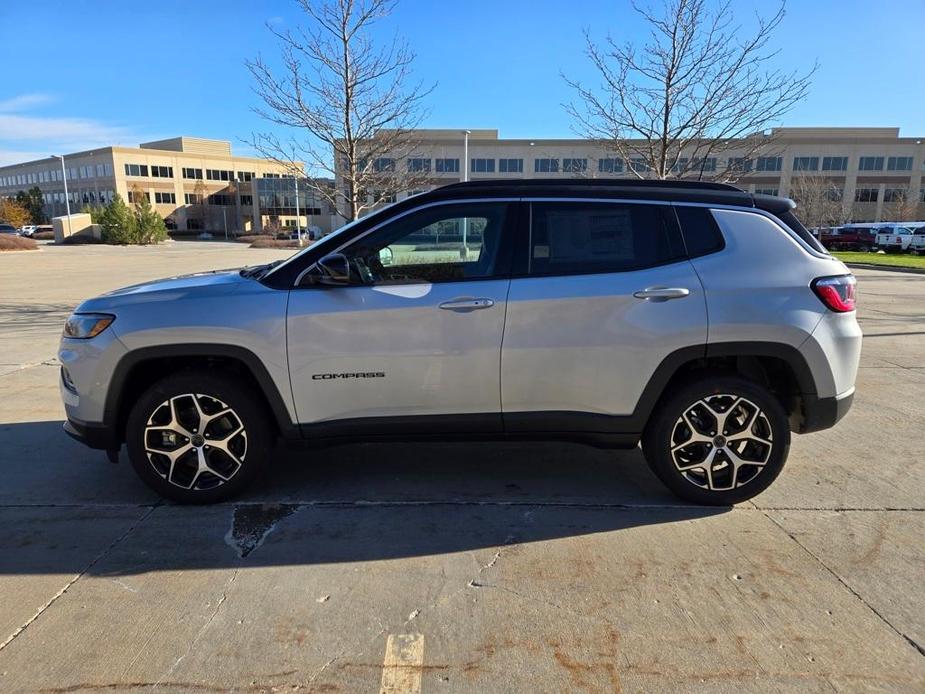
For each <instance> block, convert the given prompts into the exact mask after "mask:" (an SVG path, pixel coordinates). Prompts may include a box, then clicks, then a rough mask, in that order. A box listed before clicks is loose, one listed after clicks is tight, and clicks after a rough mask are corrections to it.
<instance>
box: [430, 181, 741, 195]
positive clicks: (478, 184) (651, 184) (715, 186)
mask: <svg viewBox="0 0 925 694" xmlns="http://www.w3.org/2000/svg"><path fill="white" fill-rule="evenodd" d="M498 186H511V187H523V188H531V187H534V186H535V187H549V186H574V187H579V186H589V187H602V188H663V189H664V188H669V189H671V188H674V189H679V188H680V189H688V190H726V191H732V192H736V193H742V192H744V191H743V190H742V189H741V188H737V187H736V186H734V185H730V184H729V183H715V182H713V181H684V180H674V179H664V180H662V179H634V178H515V179H510V180H508V179H498V178H492V179H480V180H477V181H464V182H460V183H450V184H448V185H446V186H442V188H443V189H444V190H446V189H447V188H495V187H498Z"/></svg>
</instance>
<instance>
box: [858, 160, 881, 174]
mask: <svg viewBox="0 0 925 694" xmlns="http://www.w3.org/2000/svg"><path fill="white" fill-rule="evenodd" d="M858 170H859V171H883V157H861V158H860V159H859V160H858Z"/></svg>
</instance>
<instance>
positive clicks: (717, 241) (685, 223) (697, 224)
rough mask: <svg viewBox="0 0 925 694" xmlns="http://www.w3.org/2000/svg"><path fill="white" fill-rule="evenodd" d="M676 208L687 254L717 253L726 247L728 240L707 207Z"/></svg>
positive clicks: (697, 255)
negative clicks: (724, 237) (726, 240)
mask: <svg viewBox="0 0 925 694" xmlns="http://www.w3.org/2000/svg"><path fill="white" fill-rule="evenodd" d="M674 210H675V212H676V213H677V215H678V221H679V222H680V223H681V233H682V234H683V235H684V245H685V246H686V247H687V254H688V255H689V256H690V257H691V258H697V257H700V256H702V255H708V254H709V253H716V251H721V250H722V249H723V248H725V246H726V242H725V240H724V239H723V234H722V232H721V231H720V230H719V225H718V224H717V223H716V220H715V219H713V213H712V212H710V210H708V209H707V208H706V207H686V206H683V205H679V206H677V207H675V208H674Z"/></svg>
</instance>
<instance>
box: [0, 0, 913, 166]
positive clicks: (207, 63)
mask: <svg viewBox="0 0 925 694" xmlns="http://www.w3.org/2000/svg"><path fill="white" fill-rule="evenodd" d="M732 4H733V8H734V11H735V13H736V17H737V19H739V20H740V21H741V23H742V24H743V25H745V26H748V25H749V24H750V23H751V22H752V21H753V9H752V8H753V7H754V6H755V4H754V3H753V2H746V1H744V0H733V3H732ZM761 5H762V6H763V7H765V8H770V6H771V4H770V3H761ZM299 21H300V13H299V11H298V9H297V7H296V5H295V3H293V2H292V1H291V0H274V1H272V2H270V1H261V0H245V1H238V0H216V1H212V0H199V1H196V2H189V1H188V0H186V1H180V0H157V2H151V3H138V2H113V1H111V0H69V1H67V2H64V1H62V0H46V1H45V2H7V1H6V0H2V1H0V46H2V47H3V55H4V63H5V65H6V69H5V70H4V78H3V80H2V82H0V163H9V162H12V161H23V160H25V159H30V158H37V157H41V156H45V155H47V154H48V153H50V152H60V151H75V150H78V149H85V148H89V147H95V146H102V145H108V144H124V145H136V144H137V143H138V142H140V141H143V140H145V139H155V138H159V137H169V136H173V135H179V134H185V135H198V136H204V137H215V138H221V139H229V140H231V141H232V143H233V145H234V147H235V150H236V151H238V152H240V153H246V152H247V148H246V147H245V145H244V144H243V143H242V142H241V140H242V139H244V138H246V137H247V136H248V135H249V134H250V133H251V132H253V131H255V130H261V129H264V128H265V127H266V126H265V125H264V124H263V123H262V122H261V121H260V119H259V118H258V117H257V116H256V115H254V114H253V113H252V111H251V108H252V107H253V106H254V105H255V104H256V100H255V97H254V95H253V93H252V92H251V87H250V75H249V73H248V72H247V69H246V68H245V65H244V61H245V60H246V59H248V58H253V57H255V56H257V55H258V53H259V54H262V55H263V56H264V57H266V58H270V59H272V58H274V57H275V56H276V55H277V51H276V47H275V43H274V41H275V39H274V38H273V37H272V35H271V34H270V33H269V31H268V30H267V29H266V27H265V24H266V22H271V23H272V24H274V25H275V26H277V27H280V28H285V27H292V26H295V25H296V24H297V23H298V22H299ZM583 27H589V28H590V29H591V31H592V33H593V34H594V35H597V36H603V35H605V34H606V33H607V32H608V31H609V32H610V33H611V34H612V35H613V36H615V37H617V38H620V39H621V40H622V39H634V40H638V39H641V38H643V36H642V32H643V27H642V25H641V24H640V22H639V20H638V18H637V17H636V15H635V14H634V13H633V12H632V11H631V10H630V8H629V3H628V2H627V1H626V0H576V1H573V2H570V3H564V2H562V1H561V0H494V1H491V0H465V1H464V2H449V1H447V0H440V1H436V2H435V1H434V0H402V1H401V2H400V4H399V7H398V9H397V11H396V12H395V14H393V15H392V17H390V18H389V19H388V20H386V21H383V22H382V23H381V24H380V25H379V26H378V29H377V33H378V34H379V35H381V36H382V37H383V38H389V37H391V36H392V35H393V34H394V33H395V32H399V33H400V34H401V35H403V36H404V37H405V38H407V39H408V41H409V42H410V43H411V44H412V45H413V46H414V48H415V51H416V52H417V55H418V58H417V62H416V67H415V73H416V75H417V76H418V77H419V78H420V79H422V80H423V81H425V82H428V83H434V82H435V83H436V84H437V87H436V89H435V91H434V93H433V95H432V98H431V103H430V114H429V116H428V117H427V120H426V122H425V125H426V126H428V127H435V128H441V127H451V128H463V127H468V128H499V129H500V130H501V135H502V137H536V138H544V137H571V136H573V133H572V131H571V126H570V123H569V119H568V116H567V115H566V113H565V112H564V110H563V109H562V106H561V104H562V103H563V102H565V101H567V100H568V99H569V98H570V92H569V89H568V88H567V87H566V86H565V85H564V84H563V82H562V79H561V77H560V72H565V73H566V74H568V75H570V76H574V77H578V78H582V79H589V78H593V74H592V73H591V72H590V70H589V67H588V63H587V60H586V59H585V57H584V56H583V55H582V39H581V31H582V28H583ZM923 27H925V0H887V2H885V3H881V4H876V3H875V4H871V3H870V2H869V1H867V2H860V1H857V2H856V1H854V0H791V1H790V2H789V3H788V9H787V17H786V18H785V20H784V23H783V25H782V27H781V29H780V30H779V32H778V34H777V37H776V41H777V47H779V48H780V55H779V56H778V58H777V62H778V64H779V65H780V66H781V67H783V68H789V69H793V68H796V69H801V68H803V69H805V68H806V67H808V66H809V65H811V64H812V63H813V61H815V60H818V61H819V63H820V69H819V71H818V73H817V75H816V77H815V80H814V83H813V87H812V90H811V93H810V96H809V98H807V99H806V100H805V102H803V103H802V104H800V105H799V106H798V107H797V108H796V109H794V110H793V111H792V112H791V113H790V115H789V116H788V117H787V118H786V122H785V123H783V124H784V125H791V126H812V125H817V126H819V125H836V126H900V127H901V128H902V134H903V135H905V136H920V135H921V136H925V75H923V65H925V63H923V62H922V58H923V55H925V53H923V46H925V34H923V33H922V32H923ZM20 56H21V57H22V60H21V61H20V60H18V59H17V58H18V57H20Z"/></svg>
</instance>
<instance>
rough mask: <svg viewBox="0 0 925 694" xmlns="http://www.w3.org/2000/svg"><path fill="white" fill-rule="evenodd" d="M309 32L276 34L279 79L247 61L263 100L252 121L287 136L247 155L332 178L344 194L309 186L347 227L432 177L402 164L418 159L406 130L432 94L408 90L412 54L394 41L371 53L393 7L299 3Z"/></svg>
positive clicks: (372, 1)
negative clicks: (377, 27)
mask: <svg viewBox="0 0 925 694" xmlns="http://www.w3.org/2000/svg"><path fill="white" fill-rule="evenodd" d="M297 2H298V4H299V6H300V7H301V9H302V11H303V12H304V13H305V15H306V17H307V19H308V20H309V26H308V27H307V28H298V29H296V30H295V31H285V32H283V31H278V30H276V29H274V28H273V27H269V28H270V31H272V32H273V34H274V35H275V36H276V37H277V38H278V39H279V44H280V48H281V54H282V64H283V67H282V70H281V72H280V74H276V72H275V71H274V69H273V68H272V67H271V66H270V65H269V64H268V63H266V62H265V61H264V60H263V59H262V58H260V57H258V58H257V59H256V60H254V61H252V62H248V64H247V66H248V68H249V69H250V72H251V75H252V76H253V78H254V81H255V87H254V90H255V92H256V93H257V95H258V96H259V97H260V99H261V100H262V101H263V106H262V107H260V108H258V109H256V111H257V113H258V114H260V115H261V116H262V117H264V118H265V119H266V120H268V121H269V122H271V123H273V124H275V125H279V126H283V127H284V128H285V129H289V130H290V133H289V134H288V135H277V134H275V133H262V134H255V135H253V136H252V138H251V144H252V146H253V147H254V148H255V149H257V150H258V151H259V152H260V153H261V154H263V155H264V156H265V157H267V158H269V159H271V160H273V161H275V162H277V163H278V164H281V165H283V166H285V167H287V168H288V169H289V170H290V171H292V172H293V173H295V174H296V175H299V176H302V175H304V172H303V171H302V170H300V169H301V167H300V162H305V164H307V166H308V167H309V169H311V170H312V171H313V173H314V176H313V178H314V177H320V176H324V175H329V176H331V177H334V178H336V179H338V180H339V181H340V182H341V185H339V186H336V187H335V188H333V189H331V188H329V187H327V186H322V185H317V184H313V183H312V182H311V181H308V182H307V185H309V186H310V187H312V188H313V189H314V190H315V192H316V193H317V194H318V195H319V196H321V197H322V198H324V199H326V200H328V201H329V202H330V203H331V205H333V206H334V208H335V209H337V210H339V211H340V212H341V214H342V215H343V216H344V217H345V218H346V219H348V220H352V219H355V218H356V217H357V216H359V215H360V214H361V213H362V212H363V211H364V210H366V209H367V208H369V207H372V206H373V205H375V204H376V203H375V200H371V199H369V198H370V195H371V194H372V193H373V192H374V191H375V192H376V193H378V194H379V196H380V197H382V196H385V197H391V196H394V195H396V194H397V193H400V192H403V191H407V190H410V189H413V188H415V187H420V186H421V185H423V184H424V183H425V182H426V180H427V178H428V175H429V171H425V170H414V169H412V167H411V166H409V165H408V162H406V161H405V160H406V158H408V157H411V156H414V155H415V154H417V153H419V152H417V150H416V146H415V142H414V141H413V139H412V134H413V133H412V131H413V130H414V129H415V128H417V127H418V126H419V125H420V122H421V120H422V118H423V116H424V111H423V108H422V107H423V101H424V99H425V98H426V97H427V96H428V95H429V94H430V93H431V91H433V87H424V86H423V85H422V84H421V83H416V84H412V83H410V79H411V65H412V62H413V61H414V53H413V52H412V51H411V49H410V48H409V47H408V45H407V43H405V42H404V41H401V40H399V39H398V38H395V39H393V40H392V42H391V43H390V44H387V45H385V46H383V47H377V46H376V45H375V44H374V42H373V40H372V38H371V37H370V35H369V29H370V27H371V26H372V25H373V24H375V23H376V22H377V21H378V20H380V19H382V18H383V17H385V16H387V15H388V14H389V13H390V12H391V11H392V10H393V9H394V7H395V4H396V2H397V0H297Z"/></svg>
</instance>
